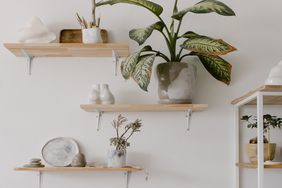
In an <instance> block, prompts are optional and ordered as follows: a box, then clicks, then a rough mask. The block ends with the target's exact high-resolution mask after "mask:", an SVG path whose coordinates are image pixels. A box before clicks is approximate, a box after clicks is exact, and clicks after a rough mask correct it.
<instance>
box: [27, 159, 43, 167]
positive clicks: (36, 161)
mask: <svg viewBox="0 0 282 188" xmlns="http://www.w3.org/2000/svg"><path fill="white" fill-rule="evenodd" d="M24 167H28V168H43V167H45V165H43V164H42V163H41V159H31V160H30V162H29V164H26V165H24Z"/></svg>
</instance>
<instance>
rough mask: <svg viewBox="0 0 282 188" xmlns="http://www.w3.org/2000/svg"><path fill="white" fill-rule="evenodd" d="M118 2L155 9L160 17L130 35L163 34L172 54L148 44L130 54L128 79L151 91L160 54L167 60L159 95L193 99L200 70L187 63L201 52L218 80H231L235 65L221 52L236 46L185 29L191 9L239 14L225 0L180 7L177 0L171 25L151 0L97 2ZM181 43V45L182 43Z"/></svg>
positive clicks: (106, 1) (105, 1)
mask: <svg viewBox="0 0 282 188" xmlns="http://www.w3.org/2000/svg"><path fill="white" fill-rule="evenodd" d="M118 3H127V4H133V5H137V6H140V7H143V8H145V9H147V10H149V11H150V12H152V13H153V14H154V15H155V16H156V17H157V19H158V21H157V22H156V23H154V24H151V25H150V26H148V27H145V28H140V29H133V30H131V31H130V32H129V37H130V38H131V39H132V40H134V41H136V42H138V44H139V45H143V44H144V43H145V42H146V40H147V39H148V38H149V37H150V36H151V34H152V33H153V31H158V32H159V33H160V34H161V36H163V38H164V40H165V42H166V45H167V47H168V50H169V55H166V54H165V53H162V52H160V51H159V50H155V49H153V48H152V47H151V46H149V45H147V46H144V47H142V48H141V50H140V51H138V52H135V53H133V54H131V55H130V56H128V57H127V58H126V59H125V60H124V61H123V62H122V64H121V73H122V75H123V77H124V78H125V79H130V78H133V79H134V80H135V82H136V83H137V84H138V85H139V86H140V88H141V89H143V90H144V91H148V85H149V83H150V79H151V71H152V65H153V62H154V61H155V59H156V57H159V58H161V59H163V60H164V62H165V63H162V64H159V65H158V66H157V75H158V80H159V98H160V102H161V103H191V102H192V93H193V90H194V85H195V77H196V70H195V68H194V67H193V66H192V64H188V63H183V59H184V58H185V57H187V56H197V57H198V58H199V59H200V61H201V62H202V64H203V65H204V67H205V68H206V69H207V71H208V72H209V73H210V74H211V75H212V76H213V77H214V78H216V79H217V80H219V81H222V82H224V83H226V84H227V85H229V84H230V81H231V68H232V66H231V65H230V64H229V63H228V62H227V61H225V60H224V59H223V58H221V57H220V56H222V55H225V54H227V53H229V52H232V51H234V50H236V49H235V48H234V47H233V46H231V45H229V44H228V43H226V42H224V41H223V40H218V39H213V38H210V37H207V36H204V35H201V34H197V33H194V32H192V31H187V32H183V33H182V32H181V26H182V22H183V18H184V16H185V15H186V14H187V13H189V12H191V13H196V14H204V13H211V12H215V13H217V14H219V15H222V16H235V13H234V11H233V10H232V9H231V8H229V7H228V6H227V5H225V4H224V3H222V2H219V1H216V0H203V1H201V2H199V3H197V4H195V5H194V6H191V7H189V8H185V9H182V10H179V9H178V0H175V3H174V7H173V13H172V16H171V23H170V25H168V24H166V23H165V22H164V20H163V18H162V17H161V14H162V12H163V7H162V6H161V5H159V4H157V3H154V2H151V1H147V0H102V1H100V2H98V3H97V6H103V5H114V4H118ZM179 44H180V45H179Z"/></svg>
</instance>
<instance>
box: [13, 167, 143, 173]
mask: <svg viewBox="0 0 282 188" xmlns="http://www.w3.org/2000/svg"><path fill="white" fill-rule="evenodd" d="M15 170H16V171H34V172H137V171H142V170H143V169H141V168H133V167H126V168H94V167H85V168H80V167H79V168H76V167H44V168H27V167H18V168H15Z"/></svg>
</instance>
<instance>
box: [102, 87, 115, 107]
mask: <svg viewBox="0 0 282 188" xmlns="http://www.w3.org/2000/svg"><path fill="white" fill-rule="evenodd" d="M100 89H101V90H100V101H101V104H114V103H115V97H114V95H113V94H112V92H111V91H110V88H109V85H108V84H101V88H100Z"/></svg>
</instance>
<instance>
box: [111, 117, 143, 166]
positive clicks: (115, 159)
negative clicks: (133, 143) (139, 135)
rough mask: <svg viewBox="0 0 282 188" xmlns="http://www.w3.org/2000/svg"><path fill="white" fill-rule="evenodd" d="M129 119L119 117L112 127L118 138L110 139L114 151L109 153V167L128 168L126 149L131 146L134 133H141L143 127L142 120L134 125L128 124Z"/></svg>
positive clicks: (136, 121) (138, 120) (133, 123)
mask: <svg viewBox="0 0 282 188" xmlns="http://www.w3.org/2000/svg"><path fill="white" fill-rule="evenodd" d="M126 122H127V119H126V118H125V117H123V116H122V115H119V116H118V118H117V120H114V121H113V123H112V125H113V127H114V129H115V133H116V136H115V137H113V138H111V139H110V142H111V146H114V149H113V150H110V151H109V153H108V167H109V168H119V167H124V166H126V149H127V147H129V146H130V143H129V142H128V141H129V139H130V138H131V137H132V136H133V134H134V133H136V132H140V131H141V130H140V128H141V126H142V123H141V120H140V119H137V120H135V121H134V122H132V123H129V124H126Z"/></svg>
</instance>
